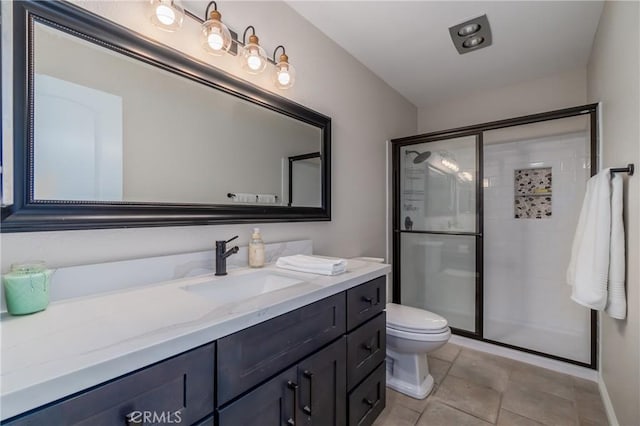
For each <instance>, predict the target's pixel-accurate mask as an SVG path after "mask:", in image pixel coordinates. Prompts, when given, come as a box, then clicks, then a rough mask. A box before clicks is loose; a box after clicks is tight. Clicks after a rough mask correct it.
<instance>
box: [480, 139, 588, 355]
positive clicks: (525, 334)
mask: <svg viewBox="0 0 640 426" xmlns="http://www.w3.org/2000/svg"><path fill="white" fill-rule="evenodd" d="M484 167H485V168H484V178H485V181H484V186H485V188H484V314H485V318H484V332H485V337H486V338H488V339H492V340H496V341H500V342H504V343H510V344H513V345H517V346H522V347H526V348H530V349H534V350H538V351H541V352H545V353H550V354H554V355H558V356H562V357H565V358H570V359H576V360H579V361H583V362H588V361H589V356H590V355H589V354H590V352H589V350H590V343H589V342H590V340H589V339H590V322H589V321H590V320H589V318H590V313H589V310H588V309H586V308H584V307H582V306H579V305H577V304H576V303H575V302H573V301H571V300H570V298H569V296H570V288H569V286H568V285H567V284H566V281H565V272H566V268H567V265H568V263H569V257H570V251H571V243H572V241H573V234H574V231H575V228H576V225H577V220H578V216H579V213H580V207H581V205H582V199H583V197H584V191H585V187H586V180H587V179H588V177H589V153H588V143H587V138H586V135H585V134H584V133H579V134H569V135H561V136H554V137H547V138H539V139H530V140H522V141H517V142H507V143H500V144H493V145H486V146H485V149H484ZM546 167H550V168H551V169H552V174H553V194H552V197H553V214H552V215H551V216H549V217H546V218H545V219H543V220H540V219H538V220H536V219H517V218H515V217H514V196H515V195H516V194H515V189H514V172H515V170H518V169H528V168H546Z"/></svg>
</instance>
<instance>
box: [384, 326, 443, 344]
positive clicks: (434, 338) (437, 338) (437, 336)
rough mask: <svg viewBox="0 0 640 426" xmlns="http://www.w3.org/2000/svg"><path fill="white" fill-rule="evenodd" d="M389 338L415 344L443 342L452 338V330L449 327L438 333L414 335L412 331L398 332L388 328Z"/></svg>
mask: <svg viewBox="0 0 640 426" xmlns="http://www.w3.org/2000/svg"><path fill="white" fill-rule="evenodd" d="M387 336H394V337H398V338H400V339H405V340H413V341H415V342H442V341H445V342H446V341H447V340H449V338H451V329H450V328H449V327H447V328H446V329H445V330H443V331H441V332H438V333H433V332H429V333H414V332H411V331H402V330H396V329H395V328H391V327H389V326H387Z"/></svg>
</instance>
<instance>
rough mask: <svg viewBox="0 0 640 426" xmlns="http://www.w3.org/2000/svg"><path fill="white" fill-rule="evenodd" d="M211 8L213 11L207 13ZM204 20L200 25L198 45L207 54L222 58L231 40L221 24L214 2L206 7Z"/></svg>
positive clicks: (225, 27) (225, 28)
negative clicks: (200, 45)
mask: <svg viewBox="0 0 640 426" xmlns="http://www.w3.org/2000/svg"><path fill="white" fill-rule="evenodd" d="M211 6H213V10H212V11H211V13H209V10H210V9H211ZM205 19H206V21H204V22H203V23H202V33H201V35H200V43H201V44H202V47H203V48H204V50H206V51H207V53H210V54H212V55H214V56H222V55H224V54H225V53H227V52H228V51H229V49H230V48H231V44H232V43H233V38H232V37H231V32H230V31H229V28H227V26H226V25H225V24H223V23H222V15H221V14H220V12H218V5H217V4H216V2H215V1H211V2H209V4H208V5H207V10H206V12H205Z"/></svg>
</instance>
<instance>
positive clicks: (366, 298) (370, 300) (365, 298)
mask: <svg viewBox="0 0 640 426" xmlns="http://www.w3.org/2000/svg"><path fill="white" fill-rule="evenodd" d="M362 301H363V302H367V303H368V304H370V305H373V297H368V296H362Z"/></svg>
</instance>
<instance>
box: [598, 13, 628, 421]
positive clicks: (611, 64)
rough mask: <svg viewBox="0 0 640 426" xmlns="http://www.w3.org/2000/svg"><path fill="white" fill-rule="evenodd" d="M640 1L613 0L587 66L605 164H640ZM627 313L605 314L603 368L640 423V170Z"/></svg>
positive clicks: (624, 416) (621, 415)
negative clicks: (598, 105) (599, 118)
mask: <svg viewBox="0 0 640 426" xmlns="http://www.w3.org/2000/svg"><path fill="white" fill-rule="evenodd" d="M639 26H640V3H638V2H614V1H607V2H605V5H604V10H603V12H602V17H601V18H600V23H599V26H598V32H597V33H596V37H595V41H594V46H593V50H592V52H591V58H590V59H589V65H588V69H587V81H588V99H589V101H590V102H598V101H602V117H603V118H602V164H603V167H620V166H624V165H626V164H627V163H635V165H636V168H637V167H638V166H640V128H639V126H640V120H639V119H638V117H640V83H639V79H640V64H639V61H640V53H639V52H640V43H639V39H640V33H639V29H638V27H639ZM624 186H625V197H624V203H625V209H624V218H625V226H626V237H627V267H628V270H627V301H628V309H627V319H626V320H623V321H619V320H614V319H611V318H609V317H608V316H607V315H602V316H601V332H602V334H601V351H602V352H601V354H602V357H601V361H600V366H601V374H602V378H603V380H604V384H605V385H606V389H607V391H608V394H609V397H610V398H611V403H612V405H613V408H614V409H615V415H616V416H617V420H618V422H619V424H621V425H637V424H640V404H639V402H640V176H638V173H637V172H636V174H635V175H634V176H632V177H627V176H625V177H624Z"/></svg>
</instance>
